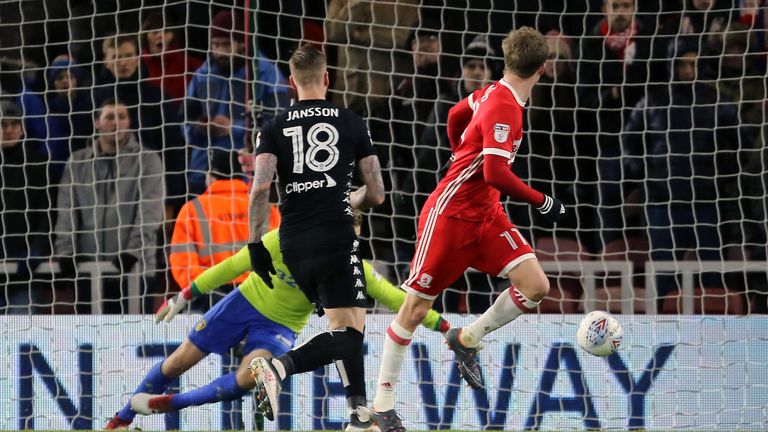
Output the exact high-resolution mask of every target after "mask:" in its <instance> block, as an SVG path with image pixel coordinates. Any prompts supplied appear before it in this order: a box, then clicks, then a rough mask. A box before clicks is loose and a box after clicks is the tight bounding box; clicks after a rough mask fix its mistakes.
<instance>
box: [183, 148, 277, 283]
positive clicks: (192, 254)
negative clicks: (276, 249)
mask: <svg viewBox="0 0 768 432" xmlns="http://www.w3.org/2000/svg"><path fill="white" fill-rule="evenodd" d="M210 153H211V154H210V155H209V160H210V161H211V162H210V170H209V171H208V176H207V178H206V184H207V185H208V187H207V189H206V190H205V192H203V193H202V194H201V195H200V196H198V197H197V198H195V199H193V200H191V201H188V202H187V203H186V204H184V206H183V207H182V208H181V211H180V212H179V215H178V218H177V219H176V225H175V226H174V228H173V237H172V239H171V253H170V257H169V263H170V266H171V273H173V278H174V279H175V280H176V283H178V284H179V286H180V287H181V288H186V287H188V286H189V285H190V284H191V283H192V281H193V280H195V278H196V277H197V276H198V275H199V274H200V273H202V272H203V271H204V270H205V269H207V268H209V267H213V266H214V265H215V264H218V263H220V262H222V261H224V260H225V259H227V258H229V257H230V256H232V255H234V254H235V252H237V251H239V250H240V249H241V248H242V247H243V246H245V244H246V243H248V235H249V231H248V187H249V186H248V184H247V183H246V182H245V177H244V176H243V174H242V171H241V169H240V163H239V162H238V161H237V153H235V152H233V151H226V150H221V149H215V150H212V151H211V152H210ZM279 223H280V214H279V213H278V212H277V209H276V208H275V206H273V207H272V215H271V216H270V226H271V228H274V227H277V226H278V225H279ZM247 276H248V274H247V273H246V274H243V275H240V276H238V278H237V279H235V280H234V281H233V283H240V282H242V281H243V280H245V278H246V277H247Z"/></svg>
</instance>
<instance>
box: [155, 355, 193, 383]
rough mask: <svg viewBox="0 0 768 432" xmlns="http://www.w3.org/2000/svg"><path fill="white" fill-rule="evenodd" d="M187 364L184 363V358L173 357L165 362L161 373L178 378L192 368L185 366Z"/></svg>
mask: <svg viewBox="0 0 768 432" xmlns="http://www.w3.org/2000/svg"><path fill="white" fill-rule="evenodd" d="M185 363H186V362H184V361H183V358H180V357H178V356H174V355H171V356H170V357H168V358H167V359H165V360H164V361H163V365H162V366H161V369H160V371H161V372H162V373H163V375H165V376H166V377H169V378H171V377H172V378H176V377H178V376H181V375H182V374H183V373H184V372H186V371H187V369H189V368H190V367H191V366H188V365H186V364H185Z"/></svg>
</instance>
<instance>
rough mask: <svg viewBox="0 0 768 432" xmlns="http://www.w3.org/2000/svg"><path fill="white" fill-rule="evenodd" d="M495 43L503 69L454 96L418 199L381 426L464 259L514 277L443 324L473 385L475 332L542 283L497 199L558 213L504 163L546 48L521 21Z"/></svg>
mask: <svg viewBox="0 0 768 432" xmlns="http://www.w3.org/2000/svg"><path fill="white" fill-rule="evenodd" d="M502 49H503V51H504V63H505V70H504V77H503V78H502V79H501V80H500V81H498V82H496V83H493V84H491V85H488V86H486V87H485V88H483V89H480V90H478V91H476V92H474V93H473V94H471V95H470V96H469V97H467V98H466V99H463V100H461V101H459V102H458V103H457V104H456V106H454V107H453V108H451V110H450V112H449V115H448V137H449V140H450V142H451V147H452V150H453V152H454V161H453V163H452V164H451V167H450V169H449V170H448V173H447V174H446V176H445V177H444V178H443V179H442V181H441V182H440V183H439V184H438V185H437V188H436V189H435V190H434V192H432V194H431V195H430V197H429V199H428V200H427V202H426V203H425V205H424V207H423V208H422V211H421V215H420V217H419V228H418V234H419V236H418V243H417V245H416V253H415V255H414V258H413V262H412V263H411V273H410V276H409V277H408V279H407V280H406V281H405V282H404V283H403V288H404V289H405V290H406V291H407V292H408V296H407V298H406V301H405V304H404V305H403V307H402V308H401V309H400V311H399V313H398V314H397V317H395V319H394V320H393V321H392V323H391V324H390V326H389V328H388V329H387V334H386V335H385V336H384V351H383V354H382V362H381V368H380V369H379V378H378V388H377V391H376V398H375V400H374V404H373V405H374V410H375V414H374V421H376V422H377V423H378V426H379V427H380V428H381V430H382V432H390V431H404V430H405V429H404V428H403V426H402V423H401V420H400V418H399V417H398V415H397V413H396V412H395V409H394V389H395V385H396V383H397V381H398V379H399V376H400V368H401V365H402V362H403V357H404V355H405V351H406V347H407V346H408V344H409V343H410V342H411V338H412V337H413V332H414V330H415V329H416V327H417V326H418V324H419V322H421V320H422V319H423V318H424V315H425V314H426V313H427V311H428V310H429V309H430V308H431V306H432V303H433V301H434V299H435V298H436V297H437V296H438V295H439V294H440V293H441V292H442V291H443V290H444V289H445V288H447V287H448V286H449V285H450V284H451V283H453V282H454V281H455V280H456V279H457V278H458V277H459V276H461V275H462V274H463V273H464V272H465V271H466V269H467V268H469V267H472V268H475V269H477V270H480V271H483V272H485V273H488V274H491V275H493V276H499V277H507V278H508V279H509V280H510V282H511V283H512V285H511V286H510V287H509V288H508V289H507V290H505V291H504V292H503V293H501V295H499V297H498V298H497V299H496V301H495V302H494V304H493V305H491V307H490V308H489V309H488V310H487V311H486V312H485V313H484V314H483V315H482V316H480V317H479V318H478V319H477V320H476V321H475V322H473V323H472V324H470V325H469V326H467V327H464V328H457V329H453V330H451V331H449V332H448V333H447V334H446V339H447V343H448V346H449V347H450V348H451V349H452V350H453V351H454V352H455V353H456V357H457V360H458V361H459V368H460V370H461V374H462V376H463V377H464V379H465V380H466V381H467V383H469V385H471V386H472V387H475V388H478V387H481V386H482V376H481V374H480V369H479V368H478V366H477V362H476V356H477V350H478V347H479V344H480V340H481V339H482V338H483V337H484V336H485V335H486V334H488V333H490V332H492V331H493V330H496V329H497V328H499V327H501V326H503V325H505V324H507V323H509V322H510V321H512V320H514V319H515V318H517V317H518V316H520V315H521V314H523V313H526V312H531V311H533V310H534V309H535V308H536V306H537V305H538V304H539V301H541V299H542V298H544V296H545V295H546V294H547V292H548V291H549V281H548V280H547V277H546V275H545V274H544V271H543V270H542V269H541V266H540V265H539V262H538V260H537V259H536V255H535V254H534V252H533V249H532V248H531V246H530V244H528V242H527V241H526V240H525V238H523V236H522V235H521V234H520V231H519V230H518V229H517V228H516V227H515V225H513V224H512V223H511V222H510V221H509V218H508V217H507V215H506V213H505V212H504V210H503V208H502V206H501V204H500V203H499V200H500V197H501V194H502V193H503V194H504V195H507V196H509V197H510V198H512V199H514V200H517V201H524V202H527V203H529V204H531V205H533V206H535V207H536V208H537V209H538V210H539V211H540V212H541V213H542V214H543V215H544V216H546V217H547V218H548V219H549V220H550V221H552V222H553V223H554V222H557V220H558V219H560V217H562V216H563V215H564V214H565V207H564V206H563V205H562V204H561V203H560V201H558V200H557V199H555V198H552V197H549V196H547V195H544V194H542V193H541V192H538V191H536V190H534V189H532V188H530V187H529V186H528V185H526V184H525V183H523V182H522V181H521V180H520V179H519V178H518V177H517V176H516V175H515V174H514V173H513V172H512V171H511V167H510V165H511V164H512V163H513V162H514V160H515V155H516V153H517V151H518V149H519V147H520V145H521V142H522V140H523V107H524V106H525V102H526V100H527V99H528V97H529V95H530V93H531V90H532V88H533V86H534V85H536V83H537V82H538V81H539V77H540V76H541V74H542V73H543V71H544V69H543V68H544V62H545V61H546V60H547V58H548V56H549V48H548V45H547V41H546V39H545V38H544V36H542V35H541V33H539V32H537V31H536V30H534V29H532V28H530V27H523V28H520V29H518V30H515V31H513V32H511V33H510V34H509V35H508V36H507V37H506V38H505V39H504V41H503V43H502Z"/></svg>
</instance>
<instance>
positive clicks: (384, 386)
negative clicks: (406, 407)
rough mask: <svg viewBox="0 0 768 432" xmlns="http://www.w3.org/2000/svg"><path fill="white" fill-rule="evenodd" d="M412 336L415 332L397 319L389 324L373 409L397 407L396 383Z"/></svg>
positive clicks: (382, 409) (385, 409)
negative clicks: (404, 326)
mask: <svg viewBox="0 0 768 432" xmlns="http://www.w3.org/2000/svg"><path fill="white" fill-rule="evenodd" d="M412 338H413V332H410V331H408V330H406V329H405V328H403V326H401V325H400V324H398V323H397V321H395V320H392V322H391V323H390V324H389V328H387V334H386V336H384V351H383V353H382V355H381V367H380V368H379V380H378V387H377V388H376V398H374V400H373V409H375V410H376V411H379V412H382V411H389V410H391V409H393V408H394V407H395V385H396V384H397V381H398V380H399V379H400V369H401V368H402V365H403V359H404V358H405V350H406V348H407V347H408V345H409V344H410V343H411V339H412Z"/></svg>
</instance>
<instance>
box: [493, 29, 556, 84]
mask: <svg viewBox="0 0 768 432" xmlns="http://www.w3.org/2000/svg"><path fill="white" fill-rule="evenodd" d="M501 50H502V51H503V52H504V68H505V69H506V70H508V71H510V72H512V73H514V74H515V75H517V76H519V77H520V78H529V77H531V76H533V74H534V73H536V71H537V70H539V68H540V67H541V65H543V64H544V62H545V61H547V58H549V44H547V39H546V38H545V37H544V35H542V34H541V33H539V32H538V31H536V30H534V29H532V28H531V27H521V28H519V29H517V30H513V31H511V32H510V33H509V35H507V37H506V38H504V40H503V41H502V42H501Z"/></svg>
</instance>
